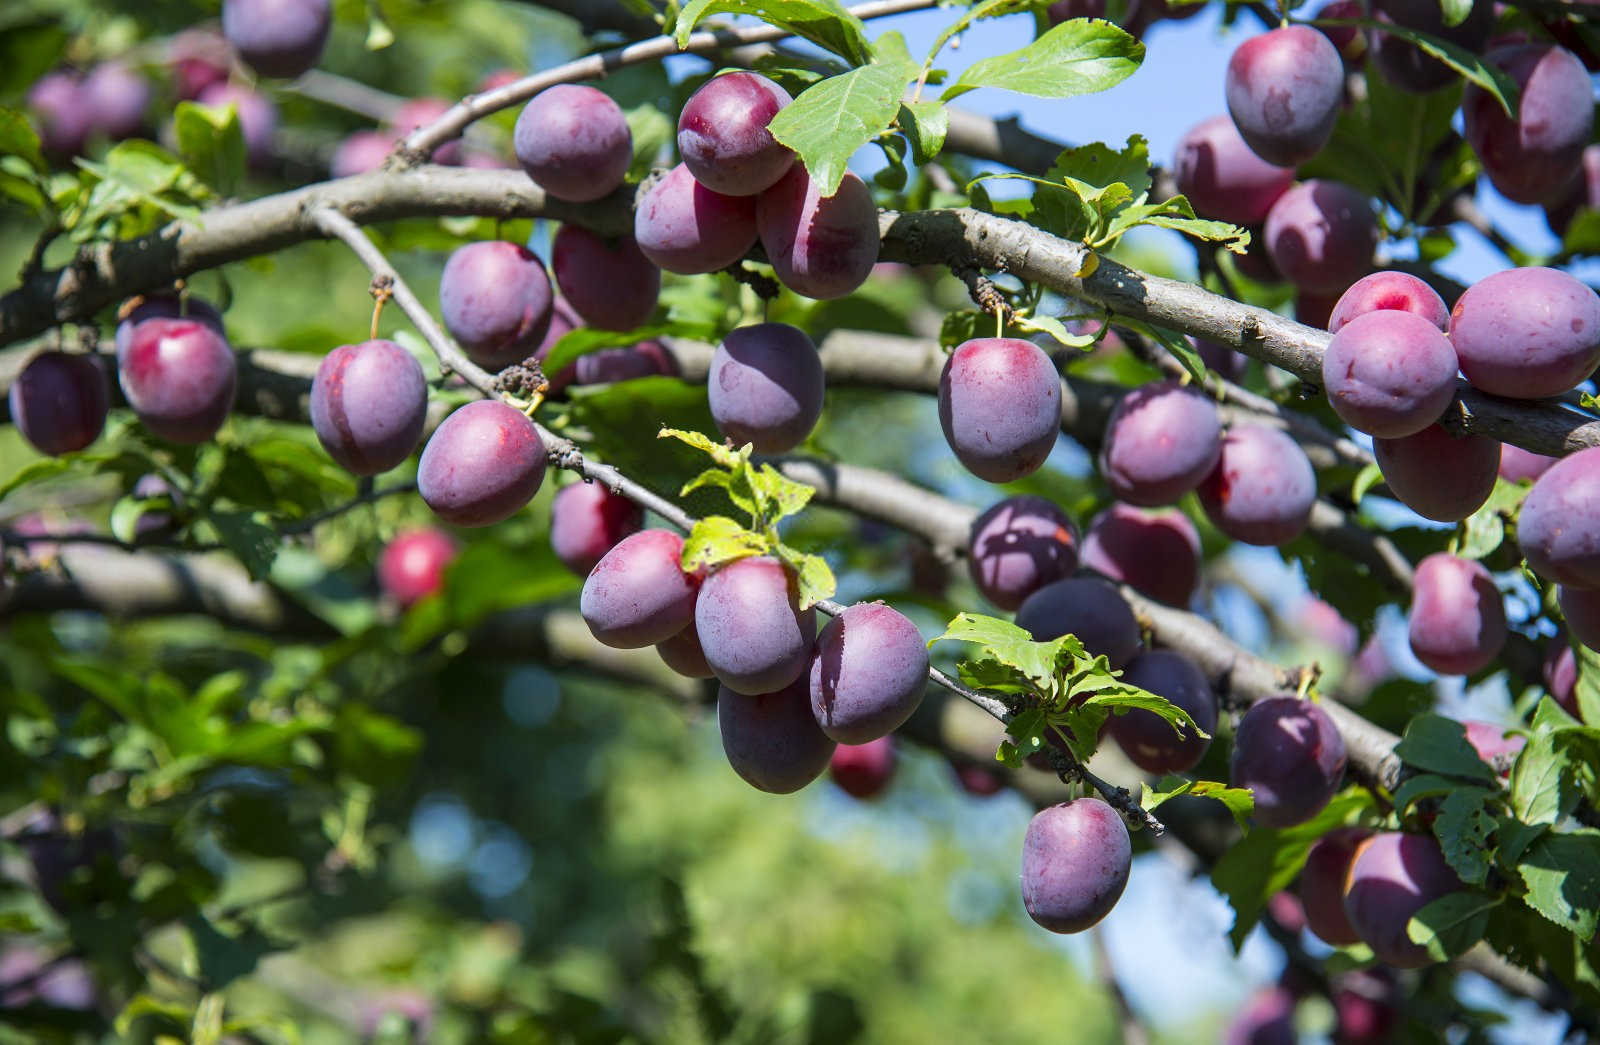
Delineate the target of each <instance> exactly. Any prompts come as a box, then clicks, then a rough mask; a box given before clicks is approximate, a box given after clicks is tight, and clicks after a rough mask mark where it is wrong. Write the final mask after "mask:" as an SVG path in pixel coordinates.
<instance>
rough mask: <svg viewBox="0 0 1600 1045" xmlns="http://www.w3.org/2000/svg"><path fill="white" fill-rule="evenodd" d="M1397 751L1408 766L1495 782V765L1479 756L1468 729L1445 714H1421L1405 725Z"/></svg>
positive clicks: (1490, 782) (1395, 749)
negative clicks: (1468, 737) (1468, 740)
mask: <svg viewBox="0 0 1600 1045" xmlns="http://www.w3.org/2000/svg"><path fill="white" fill-rule="evenodd" d="M1394 753H1395V754H1396V755H1399V756H1400V758H1401V759H1402V760H1403V761H1405V762H1406V764H1408V765H1412V766H1415V767H1417V768H1418V769H1426V770H1429V771H1431V772H1434V773H1442V774H1444V775H1446V776H1456V777H1464V778H1465V779H1468V780H1482V781H1484V782H1486V783H1489V784H1491V785H1492V784H1494V783H1495V781H1496V778H1495V772H1494V769H1493V768H1492V767H1490V766H1489V765H1488V764H1487V763H1485V762H1484V761H1483V759H1481V758H1479V757H1478V752H1477V750H1476V749H1474V748H1473V746H1472V745H1471V744H1470V743H1468V742H1467V733H1466V729H1465V728H1464V727H1463V726H1462V725H1461V723H1460V722H1457V721H1455V720H1454V719H1448V718H1445V717H1444V716H1443V715H1434V714H1426V715H1418V716H1417V717H1415V718H1413V719H1412V720H1411V721H1410V722H1409V723H1407V724H1406V732H1405V736H1403V737H1401V739H1400V743H1398V744H1396V745H1395V748H1394Z"/></svg>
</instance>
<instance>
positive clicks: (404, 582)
mask: <svg viewBox="0 0 1600 1045" xmlns="http://www.w3.org/2000/svg"><path fill="white" fill-rule="evenodd" d="M455 557H456V542H455V541H453V540H451V539H450V535H449V534H447V533H445V532H444V531H443V530H436V529H433V528H432V527H424V528H422V529H420V530H407V531H405V532H404V533H401V534H399V535H397V536H396V537H395V539H394V540H392V541H390V542H389V543H388V544H387V545H385V546H384V549H383V554H382V555H381V556H379V557H378V585H379V587H381V588H382V589H383V591H384V593H385V594H386V595H388V596H389V597H390V598H391V599H393V600H395V601H396V602H398V603H399V604H400V605H402V606H411V605H414V604H416V603H418V602H421V601H422V600H423V599H425V598H427V597H428V596H429V595H432V594H434V593H435V592H437V591H439V590H441V589H442V588H443V587H444V571H445V570H446V569H447V568H448V567H449V565H450V563H452V562H453V561H455Z"/></svg>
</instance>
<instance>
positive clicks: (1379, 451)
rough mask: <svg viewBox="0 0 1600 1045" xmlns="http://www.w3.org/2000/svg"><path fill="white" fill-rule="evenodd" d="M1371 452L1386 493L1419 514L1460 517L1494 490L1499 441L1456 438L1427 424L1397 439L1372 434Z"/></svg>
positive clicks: (1451, 519) (1438, 519)
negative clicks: (1413, 433)
mask: <svg viewBox="0 0 1600 1045" xmlns="http://www.w3.org/2000/svg"><path fill="white" fill-rule="evenodd" d="M1372 456H1373V457H1375V458H1377V461H1378V468H1379V469H1381V470H1382V472H1383V481H1384V482H1385V483H1387V484H1388V485H1389V492H1390V493H1392V494H1394V495H1395V496H1396V497H1397V498H1399V499H1400V502H1401V503H1402V504H1404V505H1405V506H1406V507H1407V508H1410V509H1411V510H1412V511H1414V512H1416V513H1417V514H1418V515H1420V516H1422V517H1423V518H1424V519H1433V520H1434V521H1436V522H1456V521H1457V520H1460V519H1465V518H1466V517H1467V516H1469V515H1471V514H1472V513H1473V512H1475V511H1477V510H1478V509H1479V508H1481V507H1483V503H1484V502H1485V501H1487V500H1488V499H1489V494H1491V493H1493V492H1494V481H1495V477H1496V476H1497V475H1498V474H1499V470H1500V443H1499V442H1498V441H1497V440H1494V439H1489V438H1487V437H1485V436H1481V435H1468V436H1462V437H1461V438H1456V437H1455V436H1453V435H1451V434H1450V433H1449V432H1447V431H1445V429H1444V427H1443V426H1442V425H1429V426H1428V427H1427V428H1424V429H1423V430H1422V431H1420V432H1418V433H1416V434H1415V435H1408V436H1404V437H1402V438H1400V439H1374V440H1373V441H1372Z"/></svg>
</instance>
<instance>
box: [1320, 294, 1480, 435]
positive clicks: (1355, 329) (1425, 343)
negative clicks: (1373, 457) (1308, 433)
mask: <svg viewBox="0 0 1600 1045" xmlns="http://www.w3.org/2000/svg"><path fill="white" fill-rule="evenodd" d="M1322 386H1323V388H1324V390H1325V391H1326V392H1327V394H1328V402H1329V403H1331V404H1332V405H1333V411H1334V413H1336V414H1338V415H1339V417H1340V419H1341V420H1343V421H1344V423H1345V424H1347V425H1349V426H1350V427H1352V428H1355V429H1358V430H1359V431H1362V432H1366V433H1367V434H1369V435H1376V436H1382V437H1384V438H1386V439H1398V438H1401V437H1403V436H1408V435H1416V434H1417V433H1418V432H1420V431H1422V430H1423V429H1424V428H1427V427H1428V426H1429V425H1431V424H1433V423H1434V422H1436V421H1438V420H1439V418H1440V417H1442V416H1443V415H1444V411H1445V407H1447V406H1449V405H1450V402H1451V400H1453V399H1454V398H1455V395H1456V350H1455V349H1454V348H1452V347H1451V345H1450V339H1449V338H1447V337H1445V336H1444V333H1443V332H1442V331H1440V330H1439V328H1438V327H1437V326H1435V325H1434V324H1432V323H1430V322H1428V321H1427V320H1426V319H1424V318H1422V317H1421V316H1419V315H1416V314H1414V313H1411V312H1401V311H1398V310H1395V309H1381V310H1379V311H1377V312H1369V313H1367V314H1366V315H1364V316H1357V317H1356V318H1355V319H1353V320H1351V321H1350V322H1349V323H1347V324H1345V325H1344V326H1342V327H1340V329H1339V332H1338V333H1337V334H1334V335H1333V340H1332V341H1329V342H1328V348H1327V351H1326V352H1324V353H1323V356H1322Z"/></svg>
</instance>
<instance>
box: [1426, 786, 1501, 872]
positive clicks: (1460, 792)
mask: <svg viewBox="0 0 1600 1045" xmlns="http://www.w3.org/2000/svg"><path fill="white" fill-rule="evenodd" d="M1493 794H1494V793H1493V792H1490V791H1485V790H1483V789H1482V788H1476V787H1461V788H1457V789H1456V790H1455V791H1453V792H1451V793H1450V794H1449V795H1448V796H1447V797H1446V798H1445V800H1444V801H1443V802H1441V803H1440V804H1439V815H1438V816H1437V817H1435V818H1434V821H1433V836H1434V837H1435V838H1437V839H1438V840H1439V847H1440V848H1441V849H1443V850H1444V858H1445V859H1446V860H1447V861H1449V863H1450V866H1451V867H1453V868H1454V869H1455V872H1456V874H1457V875H1459V876H1460V877H1461V880H1462V881H1463V882H1466V883H1467V884H1468V885H1483V884H1484V882H1485V881H1486V880H1487V878H1488V875H1489V865H1490V864H1491V863H1492V862H1493V857H1494V847H1493V846H1491V845H1490V844H1489V836H1490V835H1492V834H1493V833H1494V830H1495V827H1496V824H1495V818H1494V817H1493V816H1492V815H1491V814H1490V813H1489V809H1488V805H1489V799H1490V798H1491V797H1492V796H1493Z"/></svg>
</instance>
